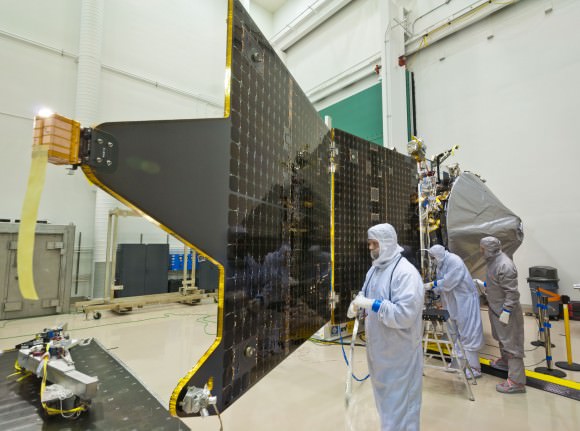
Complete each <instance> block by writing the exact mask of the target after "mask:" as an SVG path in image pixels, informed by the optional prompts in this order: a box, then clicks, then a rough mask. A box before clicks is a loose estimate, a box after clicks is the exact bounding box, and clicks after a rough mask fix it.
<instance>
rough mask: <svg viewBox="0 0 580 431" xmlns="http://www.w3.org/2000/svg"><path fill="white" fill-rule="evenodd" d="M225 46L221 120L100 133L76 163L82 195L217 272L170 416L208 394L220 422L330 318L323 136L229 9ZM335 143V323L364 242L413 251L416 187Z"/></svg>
mask: <svg viewBox="0 0 580 431" xmlns="http://www.w3.org/2000/svg"><path fill="white" fill-rule="evenodd" d="M229 34H230V38H229V39H228V40H229V42H228V43H229V48H228V52H229V55H228V58H229V60H230V61H229V66H230V67H231V82H230V93H229V95H228V98H227V99H226V109H227V114H228V116H227V117H226V118H220V119H197V120H175V121H148V122H130V123H106V124H101V125H99V126H97V127H96V128H95V129H94V130H93V134H92V137H91V142H90V143H86V142H85V143H84V144H83V146H82V148H83V149H82V152H81V157H82V160H83V171H84V172H85V174H87V176H88V177H89V179H91V181H93V182H94V183H95V184H97V185H98V186H99V187H101V188H103V189H104V190H106V191H108V192H109V193H111V194H112V195H113V196H115V197H117V198H118V199H120V200H121V201H122V202H124V203H126V204H127V205H129V206H131V207H133V208H135V209H137V210H139V211H141V212H142V213H144V214H145V215H147V216H148V217H150V218H151V219H153V220H155V221H156V222H158V223H159V224H160V225H161V227H163V228H165V229H166V230H167V231H169V232H171V233H173V234H174V235H175V236H177V237H178V238H180V239H181V240H183V241H184V242H185V243H186V244H188V245H189V246H191V247H194V248H195V249H196V250H198V252H200V253H201V254H202V255H204V256H206V257H207V258H208V259H210V260H211V261H212V262H214V263H215V264H216V265H217V266H218V268H219V272H220V285H219V290H218V294H219V301H218V328H217V338H216V341H215V342H214V343H213V345H212V346H211V347H210V348H209V350H208V351H207V352H206V354H205V355H204V356H203V357H202V358H201V359H200V360H199V362H198V363H197V364H196V365H195V366H194V367H193V368H192V369H191V370H190V371H189V372H188V373H187V374H186V375H185V376H184V378H183V379H181V381H180V382H178V384H177V387H176V389H175V391H174V393H173V395H172V397H171V400H170V403H169V408H170V411H171V412H172V413H175V414H179V415H185V414H186V413H185V412H183V410H182V405H181V402H182V401H183V399H184V397H185V395H186V393H187V391H188V388H189V387H190V386H195V387H198V388H203V387H204V386H205V385H206V384H207V385H208V387H209V389H211V391H212V395H215V396H217V400H218V405H217V407H218V408H219V409H220V410H224V409H225V408H227V407H228V406H229V405H230V404H231V403H233V402H234V401H235V400H236V399H237V398H239V397H240V396H241V395H243V394H244V393H245V392H246V391H247V390H248V389H249V388H250V387H251V386H252V385H254V384H255V383H256V382H258V381H259V380H260V379H261V378H262V377H264V376H265V375H266V374H267V373H268V372H270V371H271V370H272V369H273V368H274V367H275V366H276V365H277V364H279V363H280V362H281V361H282V360H283V359H284V358H286V357H287V356H288V355H289V354H290V353H292V352H293V351H294V350H295V349H296V348H298V346H300V345H301V344H302V343H303V342H305V341H306V340H307V339H308V338H309V337H310V336H311V335H312V334H314V333H315V332H316V331H317V330H318V329H319V328H320V327H321V326H323V325H324V323H326V322H327V321H328V320H329V319H330V315H331V312H330V301H329V299H330V293H331V286H330V279H331V274H330V271H331V254H330V253H331V248H330V224H331V223H330V219H331V196H330V193H331V182H330V181H331V175H330V173H329V162H330V146H331V139H330V131H329V130H328V129H327V128H326V126H325V125H324V123H323V121H322V119H321V118H320V116H319V115H318V113H317V112H316V110H315V109H314V107H313V106H312V105H311V104H310V102H309V101H308V98H307V97H306V95H305V94H304V93H303V92H302V90H301V89H300V88H299V87H298V85H297V84H296V82H295V81H294V79H293V78H292V76H291V74H290V73H289V72H288V70H287V69H286V67H285V66H284V64H283V63H282V61H281V60H280V59H279V58H278V56H277V55H276V53H275V51H274V50H273V49H272V47H271V46H270V45H269V44H268V42H267V40H266V38H265V37H264V36H263V35H262V34H261V32H260V31H259V29H258V27H257V26H256V25H255V24H254V22H253V21H252V19H251V18H250V17H249V15H248V14H247V13H246V11H245V10H244V8H243V7H242V5H241V4H240V2H238V1H237V0H236V1H230V11H229ZM336 140H337V146H338V147H339V154H340V157H341V158H342V157H345V156H347V155H348V154H349V151H348V149H349V148H352V149H353V151H355V152H357V156H356V158H358V161H357V160H355V158H353V156H352V154H351V158H350V159H349V160H342V159H341V160H340V161H339V167H338V171H337V174H336V175H337V189H336V210H337V213H336V214H337V215H336V217H337V219H336V224H337V229H338V230H337V232H338V236H337V241H338V242H337V244H338V247H337V248H336V253H337V259H336V263H337V266H336V268H335V273H336V277H337V281H338V283H337V284H336V285H335V287H338V288H339V289H340V292H339V294H340V298H341V301H343V302H341V303H340V304H339V310H338V311H339V313H341V314H339V318H340V319H343V318H344V316H345V314H346V313H345V310H346V308H345V307H344V302H345V301H347V297H348V296H349V295H350V291H349V290H348V289H357V288H359V287H360V283H361V280H362V276H364V271H366V269H367V268H368V266H369V264H370V261H369V259H368V252H367V250H366V248H365V246H364V245H365V241H366V229H368V227H369V226H370V225H372V224H374V223H378V222H384V221H390V222H392V223H393V224H394V225H395V227H396V228H397V230H398V232H399V234H400V236H401V239H402V240H403V241H407V242H408V243H409V244H411V243H412V235H411V233H410V229H411V228H410V224H409V223H407V218H408V215H409V208H410V201H409V190H408V185H409V184H411V183H412V182H413V178H414V176H413V175H411V176H410V177H409V173H410V172H411V170H410V166H411V164H410V159H409V158H407V157H404V156H402V155H399V154H396V153H394V152H392V151H389V150H386V149H384V148H381V147H378V146H376V145H374V144H371V143H369V142H366V141H364V140H362V139H360V138H356V137H354V136H351V135H348V134H346V133H344V132H340V131H336ZM107 142H110V143H111V145H110V146H107V145H104V144H103V143H107ZM343 147H344V148H343ZM91 149H92V150H91ZM103 157H105V158H106V159H107V160H106V161H107V162H109V161H110V163H106V164H105V163H102V160H98V159H99V158H100V159H102V158H103ZM369 169H370V171H369ZM400 176H401V178H399V177H400ZM403 177H404V178H403ZM184 197H185V198H184ZM177 203H178V205H176V204H177ZM339 277H344V278H339ZM344 292H348V293H344ZM341 304H342V305H341ZM335 316H336V314H335ZM183 342H184V343H188V342H190V340H183ZM210 413H214V412H213V411H212V410H211V409H210Z"/></svg>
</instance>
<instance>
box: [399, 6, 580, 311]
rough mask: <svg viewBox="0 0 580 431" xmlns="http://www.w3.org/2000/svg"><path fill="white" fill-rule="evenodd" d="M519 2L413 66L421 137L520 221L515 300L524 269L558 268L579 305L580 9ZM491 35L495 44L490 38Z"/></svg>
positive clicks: (525, 292) (524, 291)
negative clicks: (482, 183)
mask: <svg viewBox="0 0 580 431" xmlns="http://www.w3.org/2000/svg"><path fill="white" fill-rule="evenodd" d="M550 5H551V7H552V8H553V9H552V12H551V13H546V12H545V9H546V7H545V2H542V1H535V0H529V1H525V2H519V3H517V4H515V5H513V6H511V7H509V8H506V9H504V10H502V11H501V12H499V13H497V14H495V15H493V16H491V17H490V18H487V19H485V20H483V21H481V22H480V23H478V24H476V25H474V26H472V27H469V28H468V29H466V30H463V31H461V32H459V33H457V34H455V35H453V36H451V37H449V38H447V39H446V40H444V41H441V42H439V43H437V44H434V45H433V46H431V47H429V48H427V49H425V50H423V51H420V52H419V53H418V54H416V55H414V56H413V57H412V58H411V59H410V60H409V64H410V69H411V70H412V71H413V72H415V82H416V91H417V96H416V102H417V126H418V133H419V135H420V136H422V137H423V138H424V139H425V142H426V144H427V146H428V152H429V154H437V153H439V152H441V151H444V150H446V149H448V148H450V147H451V146H452V145H456V144H458V145H460V149H459V151H457V152H456V154H455V157H454V158H453V159H451V160H449V163H452V162H454V161H457V162H459V163H460V165H461V166H462V167H463V168H464V169H468V170H471V171H474V172H477V173H480V174H481V175H482V176H483V177H484V178H485V179H486V180H487V185H488V186H489V187H490V188H491V189H492V190H493V191H494V193H495V194H496V195H497V196H498V198H499V199H500V200H501V201H502V202H504V203H505V204H506V206H508V207H509V208H510V209H512V210H513V211H514V212H515V213H516V214H518V215H519V216H520V217H521V218H522V220H523V224H524V235H525V236H524V241H523V244H522V246H521V247H520V249H519V250H518V251H517V252H516V253H515V263H516V265H517V266H518V269H519V288H520V293H521V301H522V302H523V303H525V304H530V303H531V296H530V291H529V288H528V285H527V281H526V277H527V276H528V268H529V267H532V266H537V265H548V266H553V267H555V268H557V269H558V275H559V278H560V282H559V287H560V293H562V294H568V295H570V296H571V297H572V299H576V300H578V299H580V298H579V297H578V292H577V291H573V289H572V284H573V283H578V282H580V271H579V269H578V264H577V248H578V245H577V239H578V238H580V225H578V220H579V219H580V191H579V189H578V187H577V184H576V183H577V181H576V172H577V170H578V167H577V164H578V160H580V150H579V147H578V143H577V139H576V138H575V136H576V135H577V133H576V131H575V128H576V124H577V122H578V116H579V115H580V100H579V99H578V97H577V96H576V95H577V94H580V84H579V83H578V76H580V51H579V50H578V45H579V44H580V33H578V32H577V31H572V30H571V29H574V28H576V26H577V23H578V21H579V20H580V3H579V2H575V1H568V0H562V1H553V2H551V3H550ZM489 36H493V37H492V38H490V37H489Z"/></svg>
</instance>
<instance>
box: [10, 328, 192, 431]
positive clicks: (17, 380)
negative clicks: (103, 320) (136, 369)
mask: <svg viewBox="0 0 580 431" xmlns="http://www.w3.org/2000/svg"><path fill="white" fill-rule="evenodd" d="M49 331H51V330H49ZM52 331H54V330H52ZM69 351H70V354H71V355H72V357H73V358H74V361H75V366H76V371H77V372H79V373H83V374H85V375H87V376H93V375H98V386H99V388H98V390H97V391H96V394H95V395H94V397H93V398H92V399H91V404H90V409H89V411H87V412H84V413H82V414H80V415H79V416H78V417H77V418H75V420H70V419H65V418H63V417H62V416H61V415H60V414H58V415H49V416H48V417H47V414H46V412H45V411H44V409H43V407H42V403H41V399H40V397H39V396H38V394H39V391H40V388H41V385H42V382H41V379H37V378H34V377H33V376H31V375H30V374H28V373H27V374H25V375H28V377H24V376H25V375H23V374H19V375H13V376H9V377H8V378H6V376H5V375H2V376H1V378H0V400H2V402H0V430H3V431H4V430H24V429H26V430H45V431H53V430H67V431H87V430H91V431H111V430H121V429H132V430H157V431H175V430H182V431H185V430H189V427H188V426H187V425H186V424H184V423H183V422H181V421H180V420H179V419H177V418H172V417H171V416H170V414H169V412H168V411H167V409H166V408H164V406H163V405H162V403H161V402H160V401H159V400H158V399H157V397H156V396H155V395H154V394H153V393H151V392H150V391H149V390H148V389H147V388H146V387H144V386H143V384H142V383H141V382H140V381H139V380H138V379H137V378H135V376H133V375H132V374H131V373H130V372H129V370H128V369H127V368H125V366H124V365H123V363H122V362H120V361H119V360H117V358H116V357H115V356H114V354H113V353H112V351H111V349H110V348H109V349H107V348H105V347H103V346H102V345H101V344H100V343H99V341H98V340H97V339H92V340H91V342H90V343H85V344H81V343H78V344H76V345H75V346H74V347H69ZM18 353H19V352H18V350H16V349H11V350H7V351H4V352H3V353H2V354H1V355H0V370H8V369H10V368H11V367H12V366H13V364H14V362H15V361H17V360H18ZM47 369H48V370H49V371H50V368H48V367H47ZM49 376H50V374H49ZM59 407H60V406H59Z"/></svg>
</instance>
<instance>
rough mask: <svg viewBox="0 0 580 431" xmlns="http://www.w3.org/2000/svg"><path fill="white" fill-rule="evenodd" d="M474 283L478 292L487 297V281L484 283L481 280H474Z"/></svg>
mask: <svg viewBox="0 0 580 431" xmlns="http://www.w3.org/2000/svg"><path fill="white" fill-rule="evenodd" d="M473 282H474V283H475V287H476V288H477V290H478V291H479V293H480V294H481V295H487V292H486V291H485V288H486V287H487V283H486V282H485V281H482V280H480V279H479V278H474V279H473Z"/></svg>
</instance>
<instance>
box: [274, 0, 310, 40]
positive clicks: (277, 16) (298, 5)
mask: <svg viewBox="0 0 580 431" xmlns="http://www.w3.org/2000/svg"><path fill="white" fill-rule="evenodd" d="M317 1H318V0H288V1H286V3H284V4H283V5H282V6H281V7H280V9H278V10H277V11H276V13H274V15H273V17H272V34H276V33H278V32H279V31H280V30H282V29H283V28H284V27H286V26H287V25H288V24H289V23H291V22H292V21H293V20H295V19H296V18H298V16H300V15H301V14H302V13H303V12H304V11H305V10H306V9H307V8H308V6H310V5H312V4H314V3H316V2H317Z"/></svg>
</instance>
